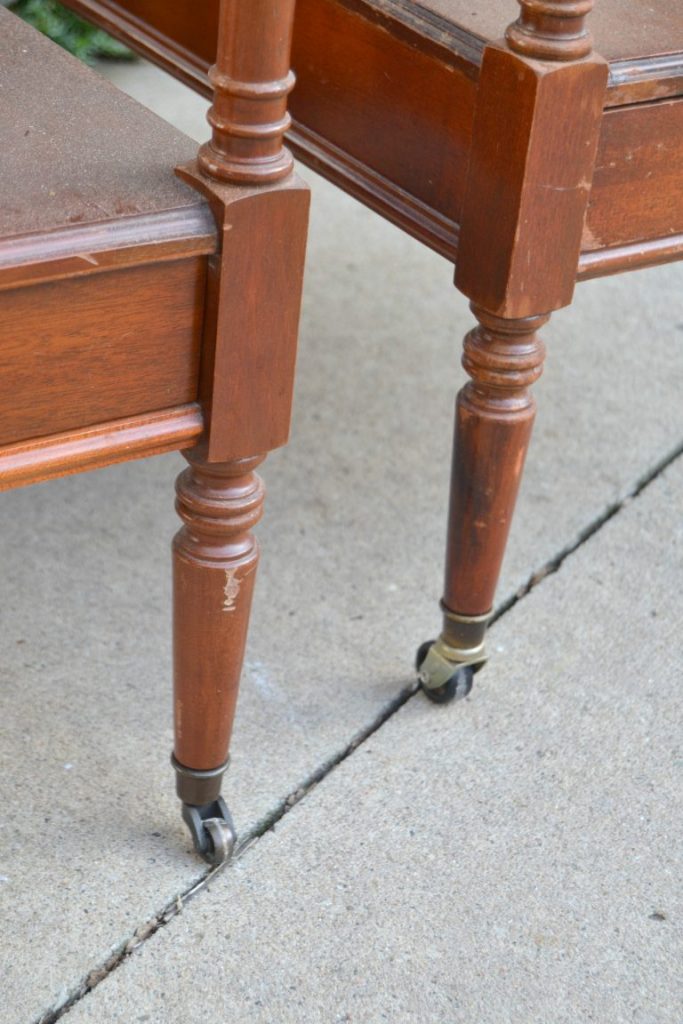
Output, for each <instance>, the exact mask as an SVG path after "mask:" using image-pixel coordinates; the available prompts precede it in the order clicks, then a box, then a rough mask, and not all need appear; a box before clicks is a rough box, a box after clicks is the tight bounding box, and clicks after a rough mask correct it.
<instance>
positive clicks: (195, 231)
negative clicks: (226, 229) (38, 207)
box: [0, 203, 218, 291]
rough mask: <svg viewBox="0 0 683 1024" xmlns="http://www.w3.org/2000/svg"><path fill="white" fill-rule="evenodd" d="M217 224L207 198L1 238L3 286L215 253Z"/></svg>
mask: <svg viewBox="0 0 683 1024" xmlns="http://www.w3.org/2000/svg"><path fill="white" fill-rule="evenodd" d="M217 247H218V240H217V233H216V225H215V222H214V219H213V217H212V215H211V211H210V209H209V207H208V205H206V204H205V203H201V204H196V205H193V206H187V207H183V208H182V209H179V210H168V211H165V212H163V213H161V214H145V215H144V216H139V217H122V218H119V219H117V220H112V221H104V222H100V223H95V224H86V225H83V226H75V227H71V228H63V229H60V230H59V231H52V232H50V233H49V234H30V235H20V236H17V237H15V238H7V239H2V240H0V291H2V290H3V289H7V288H16V287H18V286H20V285H23V284H36V283H37V282H38V281H54V280H59V279H60V278H65V277H78V276H79V275H80V274H92V273H95V272H97V271H101V270H111V269H112V268H114V267H116V268H117V269H121V268H123V267H130V266H135V265H136V264H140V263H161V262H164V261H167V260H175V259H186V258H188V257H190V256H202V255H210V254H212V253H214V252H216V250H217Z"/></svg>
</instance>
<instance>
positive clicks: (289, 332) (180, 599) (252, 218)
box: [174, 0, 309, 803]
mask: <svg viewBox="0 0 683 1024" xmlns="http://www.w3.org/2000/svg"><path fill="white" fill-rule="evenodd" d="M293 9H294V4H293V0H278V2H277V3H273V2H272V0H250V2H249V4H245V3H244V2H243V0H222V3H221V12H220V25H219V31H218V39H219V49H218V55H217V59H216V65H215V67H213V68H212V69H211V72H210V78H211V81H212V83H213V85H214V90H215V96H214V102H213V106H212V108H211V111H210V112H209V121H210V123H211V126H212V138H211V141H210V142H208V143H207V144H205V145H204V146H202V148H201V149H200V152H199V157H198V160H197V161H196V162H195V163H191V164H185V165H183V166H182V167H179V168H178V174H179V175H180V176H181V177H182V178H183V179H184V180H185V181H187V182H188V183H189V184H191V185H192V186H193V187H194V188H195V189H196V190H197V191H198V192H199V193H201V194H202V195H203V196H205V197H206V199H207V201H208V202H209V204H210V206H211V209H212V212H213V215H214V217H215V220H216V226H217V230H218V238H219V252H218V254H217V255H216V256H214V257H212V258H211V260H210V261H209V276H208V288H207V295H206V309H205V319H204V337H203V358H202V369H201V383H200V399H201V403H202V408H203V410H204V413H205V424H206V433H205V437H204V439H203V441H202V444H201V445H200V446H199V447H198V448H197V449H195V450H193V451H192V453H190V454H189V455H188V456H186V457H187V458H188V461H189V462H190V469H189V470H186V471H185V473H183V474H182V475H181V476H180V478H179V480H178V487H177V491H178V502H177V506H176V507H177V509H178V513H179V514H180V516H181V518H182V519H183V521H184V523H185V527H184V528H183V529H182V530H181V531H180V532H179V533H178V535H177V536H176V539H175V542H174V581H175V582H174V692H175V748H174V756H175V760H176V763H177V764H178V765H180V766H181V772H180V778H181V789H180V790H179V792H181V795H182V794H185V793H186V792H187V791H186V790H185V789H183V787H182V769H191V770H194V771H197V770H199V771H206V770H210V769H218V768H220V767H221V766H222V765H223V764H224V763H225V761H226V758H227V754H228V749H229V744H230V735H231V732H232V725H233V719H234V714H235V704H236V700H237V690H238V686H239V678H240V673H241V669H242V658H243V654H244V645H245V642H246V635H247V627H248V622H249V609H250V605H251V595H252V590H253V586H254V578H255V574H256V567H257V562H258V548H257V546H256V542H255V540H254V538H253V535H252V533H251V528H252V527H253V525H254V524H255V523H256V521H257V520H258V519H259V518H260V516H261V511H262V503H263V489H262V486H261V483H260V480H259V479H258V477H257V476H256V475H255V473H254V472H253V471H254V469H255V467H256V466H257V465H258V464H259V463H260V462H261V461H262V460H263V458H264V457H265V454H266V453H267V452H268V451H269V450H271V449H272V448H275V447H277V446H279V445H281V444H284V442H285V441H286V440H287V436H288V433H289V422H290V415H291V401H292V389H293V383H294V363H295V356H296V338H297V327H298V320H299V308H300V301H301V285H302V277H303V260H304V251H305V240H306V226H307V217H308V199H309V197H308V190H307V188H306V187H305V186H304V185H303V183H302V182H301V181H300V180H299V179H298V178H297V177H296V176H295V175H294V174H293V173H292V158H291V155H290V153H289V152H288V151H287V150H286V149H285V148H284V146H283V136H284V132H285V130H286V128H287V126H288V124H289V119H288V115H287V113H286V108H285V102H286V97H287V94H288V92H289V90H290V88H291V86H292V82H293V78H292V76H291V73H290V71H289V48H290V41H291V26H292V17H293ZM182 798H183V800H184V801H185V802H186V803H187V802H193V800H194V799H196V797H188V796H187V795H182Z"/></svg>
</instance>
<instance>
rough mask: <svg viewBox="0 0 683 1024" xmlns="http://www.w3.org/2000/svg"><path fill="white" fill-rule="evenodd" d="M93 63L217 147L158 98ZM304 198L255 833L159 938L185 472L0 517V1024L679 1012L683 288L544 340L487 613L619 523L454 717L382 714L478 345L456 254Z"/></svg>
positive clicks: (431, 584)
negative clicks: (509, 531)
mask: <svg viewBox="0 0 683 1024" xmlns="http://www.w3.org/2000/svg"><path fill="white" fill-rule="evenodd" d="M108 73H109V74H110V75H111V76H112V77H113V78H114V79H115V80H116V81H117V83H118V84H119V85H121V86H122V87H124V88H126V89H127V90H128V91H130V92H131V93H132V94H133V95H135V96H137V97H138V98H139V99H141V101H142V102H145V103H147V104H148V105H149V106H151V107H152V108H153V109H156V110H157V111H158V112H159V113H160V114H162V115H163V116H166V117H167V118H168V119H169V120H174V121H175V122H176V123H177V124H178V125H179V127H181V128H182V129H183V130H185V131H187V132H188V133H189V134H192V135H194V136H195V137H198V138H203V137H205V136H206V132H207V129H206V127H205V124H204V121H203V113H204V110H205V106H206V105H205V104H204V103H202V101H200V100H198V99H197V98H196V97H194V96H192V95H191V94H190V93H189V92H188V91H187V90H185V89H184V88H183V87H181V86H179V85H177V84H175V83H173V82H171V80H170V79H168V78H167V77H166V76H164V75H162V74H161V73H160V72H158V71H156V70H154V69H152V68H150V67H149V66H148V65H145V64H143V63H140V64H137V65H134V66H132V67H128V66H125V67H124V66H122V67H114V68H111V69H109V70H108ZM306 176H307V177H308V178H309V180H311V181H312V183H313V220H312V230H311V241H310V247H309V259H308V268H307V278H306V291H305V303H304V315H303V323H302V335H301V348H300V359H299V375H298V386H297V395H296V409H295V420H294V430H293V436H292V442H291V445H290V446H289V447H288V448H287V449H286V450H284V451H282V452H279V453H276V454H275V455H273V456H272V457H271V458H270V459H269V460H268V462H267V463H266V464H265V466H264V469H263V475H264V476H265V479H266V483H267V486H268V492H269V496H268V503H267V510H266V519H265V521H264V523H263V525H262V527H260V528H259V535H260V539H261V542H262V548H263V559H262V565H261V570H260V577H259V581H258V586H257V596H256V600H255V606H254V611H253V628H252V632H251V638H250V644H249V650H248V656H247V666H246V669H245V673H244V679H243V683H242V691H241V696H240V703H239V708H238V721H237V726H236V732H235V737H234V742H233V767H232V769H231V772H230V776H229V780H228V784H227V786H226V795H227V797H228V800H229V802H230V804H231V806H232V808H233V811H234V814H235V818H236V822H237V824H238V827H239V830H240V833H241V834H242V836H243V837H245V838H248V837H249V836H250V835H252V836H254V837H255V839H256V841H255V842H254V843H253V844H252V846H251V847H250V848H249V849H248V850H247V852H245V853H244V855H243V857H242V858H241V859H240V860H238V861H237V862H236V863H235V864H234V865H233V866H232V867H230V868H229V869H228V870H227V871H226V872H225V874H224V875H222V876H220V878H217V879H215V880H214V881H213V882H212V883H211V886H210V889H209V890H206V891H204V892H203V893H201V894H200V895H199V896H197V897H196V899H195V900H193V901H192V902H191V903H188V905H187V906H186V907H185V909H184V910H183V913H182V914H181V915H179V916H177V917H176V918H174V919H173V921H172V922H171V923H169V924H168V925H166V926H163V927H161V928H160V930H159V931H158V932H157V934H156V935H152V936H151V937H147V938H146V939H145V936H146V934H147V933H148V932H149V930H150V928H149V924H150V922H155V924H154V927H156V925H157V923H158V922H159V918H160V916H163V914H164V911H165V910H166V909H167V908H168V907H169V906H172V905H173V904H174V901H175V900H176V898H177V897H178V896H179V895H181V894H182V893H184V892H186V891H187V890H188V888H189V887H191V886H192V884H193V883H194V882H195V881H197V879H199V878H201V877H202V876H203V875H204V873H205V869H204V866H203V865H202V864H201V863H200V862H198V861H197V860H196V859H195V858H194V856H193V855H192V853H191V851H190V849H189V841H188V839H187V837H186V836H185V834H184V831H183V827H182V825H181V823H180V820H179V814H178V810H177V805H176V801H175V797H174V794H173V785H172V779H171V773H170V768H169V766H168V760H167V758H168V751H169V750H170V745H171V739H172V737H171V722H170V656H169V646H170V635H169V607H170V604H169V602H170V588H169V561H170V560H169V555H168V545H169V540H170V537H171V536H172V534H173V532H174V531H175V529H176V527H177V522H176V518H175V515H174V512H173V508H172V484H173V478H174V476H175V474H176V473H177V472H178V471H179V470H180V468H181V465H182V460H181V459H180V458H179V457H177V456H169V457H163V458H159V459H155V460H151V461H147V462H141V463H136V464H129V465H126V466H120V467H113V468H111V469H108V470H104V471H101V472H98V473H93V474H88V475H85V476H82V477H77V478H71V479H68V480H62V481H56V482H54V483H50V484H47V485H41V486H40V487H34V488H29V489H26V490H23V491H16V492H12V493H9V494H4V495H2V496H1V497H0V565H1V566H2V578H3V592H4V595H5V596H4V599H3V602H2V605H1V606H0V636H1V637H2V641H1V644H2V653H1V655H0V678H1V679H2V687H1V688H0V767H1V771H0V800H1V801H2V806H3V815H2V826H3V827H2V828H1V829H0V920H1V921H2V935H3V939H2V945H3V955H2V956H1V957H0V991H1V992H2V1000H1V1001H0V1021H3V1022H4V1021H6V1022H7V1024H35V1022H37V1021H40V1020H44V1021H48V1020H53V1019H54V1017H55V1013H59V1012H60V1007H69V1008H68V1009H67V1010H66V1013H65V1014H64V1017H63V1019H64V1020H68V1021H69V1022H71V1020H73V1021H74V1022H79V1021H81V1022H82V1021H86V1020H87V1021H92V1022H100V1021H104V1020H125V1021H131V1022H135V1021H137V1020H140V1021H142V1020H149V1021H155V1022H166V1021H168V1022H175V1021H178V1022H180V1021H189V1020H195V1019H196V1020H199V1019H200V1017H199V1014H200V1013H201V1019H202V1020H204V1019H206V1018H207V1017H210V1016H211V1013H212V1012H215V1013H216V1014H218V1016H219V1019H225V1017H226V1014H227V1013H228V1012H229V1011H231V1010H232V1009H233V1008H234V1011H235V1012H234V1014H233V1019H239V1020H244V1021H255V1022H256V1021H259V1022H260V1021H271V1020H273V1021H275V1020H277V1021H296V1022H298V1021H302V1022H308V1021H316V1020H321V1021H336V1020H339V1021H342V1020H349V1021H367V1022H374V1021H377V1020H383V1019H388V1020H392V1021H396V1022H398V1021H403V1020H405V1021H406V1022H407V1021H413V1020H415V1021H417V1020H421V1021H430V1022H431V1021H444V1022H445V1021H468V1022H469V1021H472V1020H483V1021H485V1020H491V1021H507V1020H511V1021H512V1020H514V1021H517V1020H520V1019H525V1020H530V1021H539V1022H540V1021H544V1022H545V1021H548V1020H553V1021H564V1020H565V1019H566V1020H569V1019H570V1018H571V1019H573V1020H577V1019H585V1020H590V1019H594V1020H596V1021H597V1020H610V1022H613V1021H621V1020H623V1021H638V1022H650V1021H653V1022H654V1021H657V1022H659V1021H664V1020H666V1021H671V1020H676V1019H677V1017H676V1015H677V1014H678V1016H680V1015H681V1011H682V1008H681V1003H680V996H681V992H680V990H677V989H676V984H677V982H676V980H675V975H676V971H675V965H676V959H677V958H678V960H680V946H676V944H675V943H676V938H675V937H676V935H677V934H678V935H680V922H681V908H680V906H678V908H677V907H676V904H675V898H676V897H675V888H676V871H675V867H674V863H675V862H674V857H675V853H676V842H677V837H676V831H677V829H679V828H680V820H681V814H680V808H678V809H677V808H676V799H677V794H679V790H676V789H675V772H676V771H678V782H679V787H680V768H681V761H680V754H679V755H678V758H679V759H678V761H675V760H674V757H673V754H672V749H673V745H674V739H675V732H676V729H678V732H679V737H678V738H679V739H680V715H679V710H680V709H679V707H678V706H677V703H676V702H677V698H678V689H679V681H680V665H681V661H682V659H681V641H680V635H679V633H680V630H678V631H677V630H676V628H675V626H676V623H677V622H678V623H680V616H681V609H682V602H681V597H680V579H681V575H680V570H681V532H680V531H681V517H680V501H681V463H680V461H679V462H677V461H676V459H675V454H676V452H677V451H678V450H679V449H680V447H681V446H682V445H683V404H682V403H681V401H680V395H681V391H682V386H683V353H682V348H681V340H682V338H683V289H682V288H681V283H682V281H683V274H682V270H683V268H681V267H675V266H672V267H663V268H658V269H655V270H652V271H648V272H641V273H639V274H635V275H630V276H623V277H620V278H617V279H613V280H607V281H599V282H590V283H587V284H585V285H582V286H581V287H580V288H579V289H578V290H577V295H576V299H575V302H574V304H573V306H572V307H571V309H569V310H564V311H561V312H560V313H558V314H557V315H556V316H555V317H554V318H553V321H552V322H551V324H550V325H549V326H548V327H547V328H546V329H545V331H544V336H545V339H546V342H547V345H548V349H549V358H548V366H547V371H546V374H545V375H544V378H543V379H542V381H541V382H540V383H539V384H538V385H537V387H536V394H537V398H538V403H539V415H538V421H537V430H536V434H535V439H534V442H533V444H532V450H531V453H530V458H529V462H528V467H527V472H526V476H525V481H524V485H523V493H522V496H521V498H520V504H519V508H518V514H517V519H516V523H515V526H514V528H513V535H512V538H511V541H510V548H509V555H508V558H507V562H506V566H505V570H504V575H503V580H502V582H501V587H500V591H499V599H500V601H506V600H509V599H510V598H512V597H513V596H514V595H515V593H516V592H518V591H519V590H520V588H524V586H525V585H526V584H527V582H528V581H529V580H530V579H532V578H534V577H536V578H538V577H539V576H540V575H542V573H543V570H544V567H546V566H547V565H548V564H549V563H551V562H552V561H553V560H554V559H557V558H558V557H560V556H561V555H562V554H563V553H566V552H567V551H569V550H570V549H571V548H573V547H574V546H576V545H577V543H579V542H580V539H581V537H582V536H583V535H584V534H585V533H586V532H587V531H590V530H592V529H595V528H596V527H597V526H599V524H600V522H601V520H602V519H603V518H604V517H605V516H606V514H607V513H608V512H609V511H610V510H611V511H613V512H614V513H615V514H614V516H613V518H612V519H611V520H610V522H609V523H607V524H606V525H604V526H602V527H601V528H600V529H599V530H598V531H597V532H596V533H595V535H594V536H593V537H592V538H591V539H590V540H588V541H586V542H585V543H584V544H580V546H579V547H578V549H577V550H576V552H575V553H574V554H569V555H568V557H567V558H566V561H564V563H563V564H562V566H561V568H560V569H559V571H558V572H557V573H556V574H555V575H552V576H548V577H547V578H545V579H541V580H540V582H538V584H537V586H536V587H535V588H534V589H533V590H532V591H531V593H530V594H528V595H527V596H525V597H523V599H522V600H520V601H519V602H518V603H517V604H516V605H515V607H514V608H512V609H511V610H510V611H509V612H507V613H506V614H505V615H504V616H503V617H502V619H501V620H500V621H499V622H498V623H497V625H496V627H495V629H494V631H493V632H492V635H491V652H492V655H493V657H492V661H491V664H490V666H489V667H487V669H486V670H485V672H484V673H483V674H482V675H481V676H480V677H478V678H479V680H480V682H478V685H477V687H476V689H475V691H474V692H473V695H472V697H471V698H470V699H469V700H468V701H467V702H465V703H464V704H459V705H456V706H453V707H451V708H445V709H444V708H434V707H432V706H431V705H428V704H427V703H426V702H425V700H424V698H423V697H421V696H420V695H417V696H414V697H411V698H410V699H409V700H408V703H407V704H406V705H405V706H404V707H403V708H402V710H400V711H398V712H396V713H395V714H392V709H393V708H394V707H395V706H396V704H397V703H398V702H400V700H401V699H402V698H403V697H405V696H406V694H408V693H409V692H410V688H411V686H412V683H413V674H412V670H411V662H412V658H413V654H414V648H415V647H416V646H417V644H418V643H419V642H420V641H421V640H422V639H424V638H426V637H428V636H430V635H433V633H434V630H435V629H436V628H437V626H438V614H437V608H436V602H437V600H438V597H439V588H440V577H441V564H442V557H443V551H442V549H443V540H444V529H445V501H446V494H447V480H448V459H449V447H450V439H451V423H452V405H453V395H454V393H455V390H456V388H457V387H458V386H460V384H461V383H462V381H463V373H462V371H461V370H460V369H459V351H460V340H461V338H462V335H463V334H464V333H465V331H466V330H468V329H469V328H470V327H471V326H472V318H471V314H470V313H469V310H468V309H467V304H466V302H465V300H464V299H463V298H462V296H459V295H458V294H457V293H456V292H455V291H454V289H453V288H452V286H451V277H452V270H451V267H450V266H449V265H448V264H447V263H446V262H445V261H443V260H442V259H440V258H439V257H437V256H435V255H434V254H432V253H430V252H428V251H427V250H425V249H424V248H422V247H421V246H419V245H418V244H417V243H415V242H413V241H412V240H410V239H409V238H407V237H405V236H404V235H402V234H401V233H400V232H399V231H398V230H396V229H394V228H393V227H391V226H390V225H388V224H386V223H384V222H383V221H382V220H381V219H380V218H378V217H376V216H375V215H373V214H371V213H369V212H368V211H367V210H365V209H363V208H362V207H361V206H359V205H358V204H356V203H355V202H354V201H353V200H351V199H349V198H348V197H346V196H344V195H343V194H341V193H340V192H339V191H338V190H336V189H334V188H332V187H331V186H329V185H327V184H326V183H324V182H322V181H320V180H319V179H317V178H314V176H313V175H311V174H309V173H308V172H306ZM672 459H673V465H672V467H671V469H670V471H668V472H667V473H665V474H659V469H660V467H661V466H662V464H663V463H665V462H667V461H671V460H672ZM651 477H655V478H656V479H655V481H654V482H653V483H652V484H651V485H649V486H648V487H646V488H645V489H644V490H643V491H642V492H641V493H639V494H638V496H637V497H635V498H633V499H632V500H631V501H630V502H629V501H628V500H626V502H625V499H628V496H629V495H631V494H633V493H635V492H636V491H637V490H638V488H639V486H640V485H641V484H642V482H643V481H645V480H647V479H649V478H651ZM622 506H623V507H622ZM385 717H386V718H387V719H388V720H387V721H386V722H385V723H384V724H383V725H381V727H380V728H378V730H377V731H376V732H374V734H373V735H371V736H370V737H369V738H368V739H367V740H365V741H364V742H360V743H358V745H357V746H355V749H352V750H351V751H350V753H349V756H348V757H346V759H345V760H343V763H341V764H340V765H339V766H338V767H335V764H336V762H338V761H339V760H340V759H342V758H343V756H344V754H345V753H347V752H349V746H350V745H351V746H353V745H354V744H355V743H357V741H358V740H359V739H361V738H362V737H363V736H364V735H365V733H366V732H367V731H368V730H370V729H372V728H373V726H374V725H377V724H378V722H379V721H381V720H382V719H383V718H385ZM326 772H327V777H326V778H325V779H324V781H323V782H322V784H321V785H320V786H319V787H317V788H316V789H314V790H312V791H311V792H310V793H308V792H306V793H305V795H304V798H303V799H302V800H301V802H300V803H299V805H298V806H296V807H294V808H293V809H292V810H291V811H288V810H287V808H288V806H289V805H290V804H291V803H293V802H294V800H295V799H296V798H297V796H301V792H300V791H301V790H302V789H303V790H306V789H307V783H308V782H309V781H310V780H311V779H313V778H317V777H319V776H321V775H324V774H325V773H326ZM283 810H284V811H286V816H285V817H284V818H283V820H282V822H281V824H280V825H278V826H277V827H276V828H275V829H274V830H272V829H270V830H269V829H268V822H269V821H270V820H271V819H272V817H273V816H274V815H278V814H281V813H282V812H283ZM261 832H263V835H262V836H261V837H260V838H258V836H259V835H260V833H261ZM678 838H680V837H678ZM679 875H680V871H679ZM136 935H137V938H136ZM141 939H142V940H143V941H140V940H141ZM127 945H128V946H129V948H131V947H133V946H137V950H136V951H135V952H134V953H132V954H131V955H130V957H124V958H123V959H121V951H122V950H123V949H124V948H125V947H126V946H127ZM103 979H104V980H103ZM201 979H204V980H201ZM93 985H94V986H95V987H94V989H93V991H92V992H91V993H90V994H89V995H85V996H82V997H81V993H82V992H83V991H84V989H86V988H89V987H92V986H93ZM200 995H201V998H199V996H200ZM238 1008H239V1013H238V1012H237V1011H238ZM591 1014H592V1016H591Z"/></svg>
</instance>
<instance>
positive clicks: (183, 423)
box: [0, 402, 204, 491]
mask: <svg viewBox="0 0 683 1024" xmlns="http://www.w3.org/2000/svg"><path fill="white" fill-rule="evenodd" d="M203 429H204V420H203V416H202V411H201V408H200V406H199V405H198V404H197V403H196V402H191V403H189V404H188V405H183V406H179V407H177V408H175V409H162V410H160V411H159V412H150V413H144V414H143V415H141V416H129V417H127V418H126V419H120V420H111V421H110V422H108V423H101V424H97V425H96V426H93V427H85V428H84V429H82V430H70V431H68V432H66V433H63V434H55V435H53V436H52V437H41V438H38V439H36V440H33V441H20V442H17V443H15V444H11V445H6V446H5V447H3V448H0V491H6V490H9V489H10V488H12V487H21V486H25V485H26V484H35V483H40V482H41V481H42V480H50V479H52V478H54V477H58V476H67V475H70V474H72V473H81V472H83V471H84V470H90V469H101V468H102V467H103V466H108V465H111V464H112V463H115V462H126V461H128V460H129V459H141V458H144V457H145V456H147V455H159V454H161V453H162V452H170V451H177V450H180V449H183V448H190V447H192V445H194V444H195V443H196V441H197V440H198V439H199V437H200V436H201V434H202V431H203Z"/></svg>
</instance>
